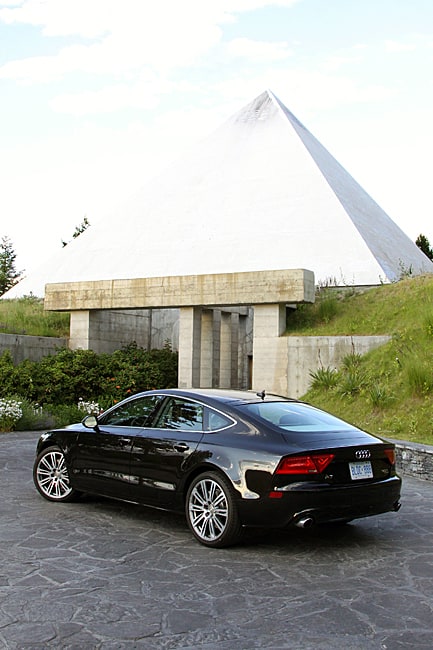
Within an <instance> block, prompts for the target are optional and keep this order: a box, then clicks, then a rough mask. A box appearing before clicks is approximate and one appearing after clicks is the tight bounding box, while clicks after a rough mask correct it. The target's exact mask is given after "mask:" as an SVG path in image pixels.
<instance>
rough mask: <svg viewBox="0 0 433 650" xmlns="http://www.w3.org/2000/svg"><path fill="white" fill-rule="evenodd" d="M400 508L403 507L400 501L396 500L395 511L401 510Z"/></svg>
mask: <svg viewBox="0 0 433 650" xmlns="http://www.w3.org/2000/svg"><path fill="white" fill-rule="evenodd" d="M400 508H401V503H400V501H396V502H395V503H394V512H398V511H399V510H400Z"/></svg>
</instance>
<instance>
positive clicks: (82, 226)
mask: <svg viewBox="0 0 433 650" xmlns="http://www.w3.org/2000/svg"><path fill="white" fill-rule="evenodd" d="M89 226H90V222H89V220H88V218H87V217H84V219H83V221H82V222H81V223H80V225H79V226H76V227H75V232H74V234H73V235H72V238H73V239H76V238H77V237H79V236H80V235H81V234H82V233H83V232H84V231H85V230H87V228H89ZM68 244H69V242H67V241H64V240H63V239H62V246H63V248H64V247H65V246H67V245H68Z"/></svg>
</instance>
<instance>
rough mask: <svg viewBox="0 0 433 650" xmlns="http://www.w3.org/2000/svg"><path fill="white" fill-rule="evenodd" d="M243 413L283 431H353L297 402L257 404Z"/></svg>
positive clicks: (246, 406)
mask: <svg viewBox="0 0 433 650" xmlns="http://www.w3.org/2000/svg"><path fill="white" fill-rule="evenodd" d="M244 408H245V411H246V412H247V413H248V414H249V415H252V416H254V417H256V418H259V419H261V420H265V421H266V422H268V423H269V422H270V423H271V424H273V425H275V426H277V427H278V428H280V429H282V430H283V431H297V432H300V433H301V432H306V433H313V432H315V431H349V430H351V431H353V429H354V427H353V426H351V425H350V424H347V422H343V420H340V419H339V418H336V417H335V416H334V415H331V414H330V413H326V412H325V411H321V410H319V409H316V408H314V407H313V406H309V405H308V404H299V403H297V402H259V403H256V404H247V405H245V407H244Z"/></svg>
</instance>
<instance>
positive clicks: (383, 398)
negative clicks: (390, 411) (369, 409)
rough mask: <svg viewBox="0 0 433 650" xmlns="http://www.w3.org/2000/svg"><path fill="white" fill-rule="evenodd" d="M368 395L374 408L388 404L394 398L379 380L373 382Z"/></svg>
mask: <svg viewBox="0 0 433 650" xmlns="http://www.w3.org/2000/svg"><path fill="white" fill-rule="evenodd" d="M368 397H369V399H370V402H371V404H372V406H373V407H374V408H380V407H381V406H383V407H384V406H387V405H388V404H389V403H390V401H391V400H392V399H393V398H392V397H391V395H389V393H388V391H387V389H386V388H385V387H384V386H382V385H381V384H379V383H377V382H375V383H374V384H372V385H371V386H370V388H369V389H368Z"/></svg>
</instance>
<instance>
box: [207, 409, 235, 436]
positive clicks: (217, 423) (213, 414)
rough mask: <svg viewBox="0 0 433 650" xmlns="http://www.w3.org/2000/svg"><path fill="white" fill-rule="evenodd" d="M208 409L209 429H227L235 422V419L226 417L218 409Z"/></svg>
mask: <svg viewBox="0 0 433 650" xmlns="http://www.w3.org/2000/svg"><path fill="white" fill-rule="evenodd" d="M206 411H207V427H206V429H207V431H219V430H220V429H226V428H227V427H230V426H231V425H232V424H233V420H231V419H230V418H228V417H226V416H225V415H223V414H222V413H218V411H213V410H212V409H206Z"/></svg>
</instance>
